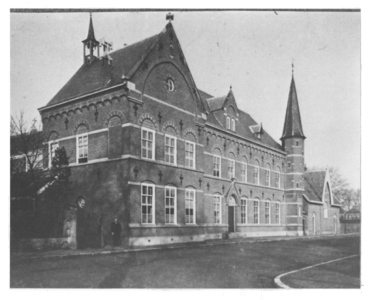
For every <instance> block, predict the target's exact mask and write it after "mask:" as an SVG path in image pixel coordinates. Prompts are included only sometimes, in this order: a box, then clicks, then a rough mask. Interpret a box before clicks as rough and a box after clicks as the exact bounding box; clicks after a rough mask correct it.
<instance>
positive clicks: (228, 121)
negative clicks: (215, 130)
mask: <svg viewBox="0 0 370 300" xmlns="http://www.w3.org/2000/svg"><path fill="white" fill-rule="evenodd" d="M226 129H230V117H226Z"/></svg>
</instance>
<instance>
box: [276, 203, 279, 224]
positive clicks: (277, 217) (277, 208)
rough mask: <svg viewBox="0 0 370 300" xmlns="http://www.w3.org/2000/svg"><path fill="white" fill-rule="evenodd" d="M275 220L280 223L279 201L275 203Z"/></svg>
mask: <svg viewBox="0 0 370 300" xmlns="http://www.w3.org/2000/svg"><path fill="white" fill-rule="evenodd" d="M275 222H276V224H280V203H275Z"/></svg>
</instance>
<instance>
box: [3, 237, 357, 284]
mask: <svg viewBox="0 0 370 300" xmlns="http://www.w3.org/2000/svg"><path fill="white" fill-rule="evenodd" d="M359 251H360V237H359V236H347V237H336V238H326V239H323V238H321V239H301V240H286V241H271V242H256V243H244V244H231V245H217V246H198V247H189V248H182V249H165V250H155V251H144V252H132V253H126V254H116V255H105V256H92V257H74V258H68V259H48V260H37V261H35V260H34V261H18V262H11V274H10V276H11V282H10V285H11V287H13V288H21V287H40V288H42V287H43V288H53V287H54V288H87V287H95V288H275V287H276V286H275V285H274V278H275V277H276V276H278V275H280V274H282V273H285V272H288V271H292V270H296V269H299V268H303V267H306V266H309V265H313V264H317V263H321V262H325V261H329V260H333V259H337V258H342V257H345V256H349V255H353V254H359ZM339 263H340V262H339ZM342 263H343V261H342ZM343 264H344V263H343ZM346 264H347V267H345V266H344V265H343V267H342V265H341V264H338V265H339V267H337V268H336V267H335V265H332V266H330V267H329V266H325V267H324V266H323V267H322V268H321V267H320V268H319V269H317V270H315V271H314V272H316V274H311V273H307V274H308V275H307V276H308V278H311V279H310V281H307V283H305V279H304V274H299V276H303V277H300V278H299V280H297V281H294V279H291V278H289V277H287V281H285V278H284V277H283V278H282V280H283V282H284V283H286V284H288V285H289V283H288V280H293V281H294V282H293V281H292V283H294V284H296V285H297V287H307V288H316V287H318V286H317V285H318V284H322V283H323V282H324V283H325V287H333V288H334V287H350V286H348V282H349V281H351V280H352V281H351V282H353V286H351V287H356V284H357V283H356V279H359V268H358V265H359V262H358V261H356V260H349V261H346ZM356 266H357V267H356ZM330 268H331V269H330ZM321 273H322V274H324V275H323V279H321V280H320V281H319V282H317V281H315V280H314V279H315V278H317V276H319V275H318V274H321ZM297 276H298V275H297ZM333 276H334V277H335V278H336V279H335V280H333V278H334V277H333ZM349 278H351V280H349ZM302 282H303V283H304V284H302Z"/></svg>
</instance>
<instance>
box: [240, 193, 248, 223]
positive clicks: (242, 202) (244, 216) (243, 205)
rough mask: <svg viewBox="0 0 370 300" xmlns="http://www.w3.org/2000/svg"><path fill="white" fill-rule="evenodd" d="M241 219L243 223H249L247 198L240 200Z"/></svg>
mask: <svg viewBox="0 0 370 300" xmlns="http://www.w3.org/2000/svg"><path fill="white" fill-rule="evenodd" d="M240 221H241V223H242V224H247V200H246V199H241V200H240Z"/></svg>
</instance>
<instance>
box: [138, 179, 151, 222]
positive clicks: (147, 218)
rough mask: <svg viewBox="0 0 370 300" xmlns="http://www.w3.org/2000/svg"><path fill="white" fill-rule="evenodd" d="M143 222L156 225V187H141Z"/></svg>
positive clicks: (143, 185) (147, 185)
mask: <svg viewBox="0 0 370 300" xmlns="http://www.w3.org/2000/svg"><path fill="white" fill-rule="evenodd" d="M141 222H142V223H143V224H154V185H153V184H142V185H141Z"/></svg>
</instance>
